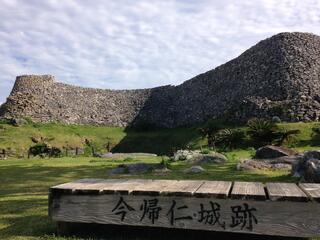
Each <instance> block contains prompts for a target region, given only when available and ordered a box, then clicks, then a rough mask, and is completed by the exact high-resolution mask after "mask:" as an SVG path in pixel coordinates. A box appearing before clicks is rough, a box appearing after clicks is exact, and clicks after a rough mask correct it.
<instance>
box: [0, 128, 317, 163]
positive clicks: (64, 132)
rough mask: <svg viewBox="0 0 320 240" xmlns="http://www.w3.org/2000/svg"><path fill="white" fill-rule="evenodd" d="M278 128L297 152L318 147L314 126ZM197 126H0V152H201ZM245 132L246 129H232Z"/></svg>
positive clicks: (248, 144)
mask: <svg viewBox="0 0 320 240" xmlns="http://www.w3.org/2000/svg"><path fill="white" fill-rule="evenodd" d="M278 126H279V128H281V129H285V130H292V129H298V130H300V133H299V134H297V135H296V136H295V138H294V139H293V141H291V142H290V143H287V145H289V146H290V147H294V148H297V149H301V150H303V149H314V148H317V147H318V146H320V141H319V137H318V136H315V134H314V132H313V131H312V129H313V128H315V127H317V126H318V123H316V122H310V123H302V122H299V123H281V124H278ZM199 127H201V125H199V126H194V127H184V128H175V129H155V130H150V129H149V130H147V131H143V130H137V129H136V130H135V129H125V128H116V127H101V126H79V125H62V124H57V123H50V124H37V123H28V124H26V125H23V126H19V127H16V126H13V125H11V124H8V123H5V122H2V123H0V149H7V150H10V151H11V152H12V153H13V154H14V156H17V157H19V156H21V157H26V155H27V152H28V149H29V148H30V146H33V145H35V143H34V142H33V140H34V139H41V138H42V139H47V141H48V142H49V144H50V145H51V146H54V147H58V148H61V149H66V148H69V149H74V148H77V147H78V148H85V147H86V144H85V142H86V140H89V141H90V142H92V143H93V144H94V146H95V147H96V148H97V150H98V151H99V152H106V151H107V148H108V147H109V148H110V149H111V150H112V151H113V152H147V153H157V154H159V155H168V154H171V153H172V152H173V151H174V150H176V149H180V148H191V149H195V148H201V147H205V146H206V145H207V141H206V139H203V138H202V137H201V135H200V133H199V130H198V129H199ZM231 128H235V129H240V130H242V131H244V132H245V131H246V127H245V126H242V127H233V126H231ZM250 147H251V146H250V143H247V142H245V141H244V142H243V144H241V147H240V148H242V149H248V148H250Z"/></svg>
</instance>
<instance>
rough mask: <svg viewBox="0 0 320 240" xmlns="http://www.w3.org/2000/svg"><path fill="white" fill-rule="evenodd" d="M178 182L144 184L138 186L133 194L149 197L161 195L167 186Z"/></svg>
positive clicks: (159, 181) (156, 181)
mask: <svg viewBox="0 0 320 240" xmlns="http://www.w3.org/2000/svg"><path fill="white" fill-rule="evenodd" d="M174 182H177V181H175V180H153V181H151V182H148V183H147V184H142V185H138V186H136V187H135V188H134V189H133V190H132V192H131V194H134V195H148V196H157V195H160V194H161V193H162V192H163V191H164V189H166V188H167V186H169V185H171V184H172V183H174Z"/></svg>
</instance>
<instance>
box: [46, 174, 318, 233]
mask: <svg viewBox="0 0 320 240" xmlns="http://www.w3.org/2000/svg"><path fill="white" fill-rule="evenodd" d="M49 215H50V217H51V219H52V220H53V221H56V222H58V223H59V222H71V223H98V224H112V225H129V226H145V227H147V226H150V227H160V228H178V229H193V230H205V231H219V232H224V231H225V232H239V233H252V234H262V235H273V236H288V237H316V236H320V220H319V216H320V184H310V183H308V184H300V185H296V184H294V183H267V184H262V183H256V182H234V183H233V182H223V181H189V180H187V181H175V180H141V179H136V180H122V179H108V180H105V179H82V180H78V181H75V182H70V183H65V184H61V185H58V186H54V187H52V188H50V193H49Z"/></svg>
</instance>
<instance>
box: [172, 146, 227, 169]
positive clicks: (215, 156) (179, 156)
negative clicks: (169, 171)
mask: <svg viewBox="0 0 320 240" xmlns="http://www.w3.org/2000/svg"><path fill="white" fill-rule="evenodd" d="M173 160H174V161H188V162H189V163H191V164H195V165H201V164H216V163H224V162H225V161H227V158H226V156H224V155H223V154H221V153H216V152H210V153H208V154H204V153H201V151H199V150H194V151H191V150H178V151H177V152H176V153H175V154H174V156H173Z"/></svg>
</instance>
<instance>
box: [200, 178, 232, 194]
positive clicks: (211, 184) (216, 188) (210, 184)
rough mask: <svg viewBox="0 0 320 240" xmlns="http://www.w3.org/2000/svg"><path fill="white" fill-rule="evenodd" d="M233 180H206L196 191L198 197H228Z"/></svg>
mask: <svg viewBox="0 0 320 240" xmlns="http://www.w3.org/2000/svg"><path fill="white" fill-rule="evenodd" d="M231 186H232V182H225V181H205V182H204V183H203V184H202V185H201V186H200V188H199V189H198V190H197V191H196V192H195V193H194V196H196V197H214V198H227V197H228V194H229V192H230V189H231Z"/></svg>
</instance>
